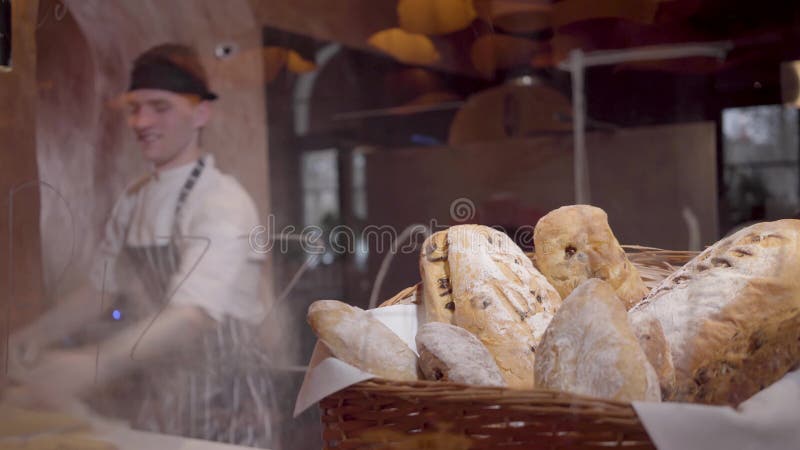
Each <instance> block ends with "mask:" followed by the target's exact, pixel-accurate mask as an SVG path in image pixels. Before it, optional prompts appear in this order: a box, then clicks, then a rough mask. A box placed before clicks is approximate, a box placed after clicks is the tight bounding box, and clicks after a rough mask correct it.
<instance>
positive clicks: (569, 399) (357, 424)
mask: <svg viewBox="0 0 800 450" xmlns="http://www.w3.org/2000/svg"><path fill="white" fill-rule="evenodd" d="M626 250H627V252H628V256H629V259H630V260H631V261H632V262H633V263H634V264H635V265H636V266H637V268H638V269H639V271H640V273H641V275H642V278H643V279H644V280H645V283H646V284H647V285H648V286H649V287H652V286H654V285H655V284H658V283H659V282H660V281H661V280H663V279H664V278H665V277H666V276H668V275H669V274H670V273H672V272H673V271H674V270H675V269H676V268H677V267H680V266H681V265H683V264H685V263H686V262H687V261H688V260H689V259H691V258H692V257H694V256H695V255H696V253H695V252H683V251H667V250H659V249H653V248H647V247H639V246H627V247H626ZM413 292H414V287H411V288H408V289H406V290H404V291H403V292H401V293H399V294H398V295H396V296H395V297H393V298H392V299H390V300H388V301H386V302H384V303H383V304H382V305H381V306H388V305H392V304H396V303H402V302H403V301H404V300H407V299H408V298H410V296H411V294H412V293H413ZM320 408H321V409H322V418H321V419H322V426H323V434H322V437H323V441H324V448H325V449H393V450H394V449H398V450H399V449H437V450H439V449H441V450H467V449H470V450H485V449H496V448H500V449H502V448H520V449H598V448H609V447H612V448H614V447H622V448H625V449H630V450H634V449H636V450H639V449H655V446H654V445H653V443H652V441H651V440H650V438H649V437H648V435H647V432H646V431H645V429H644V427H643V426H642V424H641V422H640V421H639V418H638V416H637V415H636V412H635V411H634V409H633V407H632V406H631V405H630V404H628V403H620V402H614V401H608V400H602V399H596V398H589V397H583V396H578V395H573V394H568V393H564V392H552V391H544V390H529V391H524V390H512V389H504V388H490V387H476V386H464V385H459V384H455V383H449V382H447V383H445V382H432V381H419V382H413V383H408V382H397V381H387V380H381V379H373V380H369V381H365V382H362V383H359V384H356V385H353V386H350V387H349V388H347V389H344V390H342V391H339V392H337V393H335V394H333V395H330V396H328V397H326V398H325V399H323V400H322V401H321V402H320Z"/></svg>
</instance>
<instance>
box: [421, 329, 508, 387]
mask: <svg viewBox="0 0 800 450" xmlns="http://www.w3.org/2000/svg"><path fill="white" fill-rule="evenodd" d="M416 342H417V350H418V351H419V367H420V370H421V371H422V373H423V375H425V378H426V379H428V380H441V381H452V382H454V383H461V384H468V385H474V386H505V384H506V383H505V381H504V380H503V375H502V374H501V373H500V369H499V368H498V367H497V363H495V362H494V358H493V357H492V355H491V354H490V353H489V351H488V350H486V347H485V346H484V345H483V344H482V343H481V341H479V340H478V338H476V337H475V335H473V334H472V333H470V332H469V331H467V330H465V329H463V328H461V327H457V326H455V325H450V324H446V323H439V322H431V323H428V324H425V325H423V326H422V327H420V329H419V331H418V332H417V337H416Z"/></svg>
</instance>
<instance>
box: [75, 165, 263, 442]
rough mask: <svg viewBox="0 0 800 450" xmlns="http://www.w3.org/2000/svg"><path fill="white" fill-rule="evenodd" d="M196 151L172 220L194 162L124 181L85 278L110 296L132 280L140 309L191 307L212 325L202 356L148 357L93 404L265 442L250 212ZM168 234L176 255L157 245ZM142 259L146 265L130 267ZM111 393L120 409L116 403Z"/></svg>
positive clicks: (214, 436) (164, 427)
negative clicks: (154, 360)
mask: <svg viewBox="0 0 800 450" xmlns="http://www.w3.org/2000/svg"><path fill="white" fill-rule="evenodd" d="M203 158H204V162H205V166H204V168H203V170H202V171H201V172H200V175H199V177H198V178H196V182H195V184H194V185H193V187H192V188H191V189H190V190H189V192H188V196H187V197H186V200H185V202H184V204H183V206H182V208H181V210H180V213H179V214H178V216H177V220H176V215H175V213H176V204H177V202H178V198H179V196H180V194H181V191H182V189H183V188H184V186H185V184H186V181H187V179H189V178H190V174H191V173H192V171H193V170H194V169H195V168H196V167H197V164H196V162H192V163H189V164H186V165H184V166H181V167H177V168H173V169H169V170H165V171H161V172H158V173H154V174H151V175H149V176H147V177H144V178H143V179H141V180H139V181H137V182H135V183H133V184H131V185H130V186H129V187H128V189H126V191H125V193H124V194H123V196H122V197H121V198H120V199H119V201H118V202H117V203H116V205H115V206H114V209H113V212H112V215H111V219H110V220H109V221H108V224H107V226H106V229H105V236H104V239H103V241H102V243H101V244H100V246H99V251H98V254H99V255H98V257H97V258H95V262H94V264H93V267H92V269H91V274H90V278H91V280H92V283H93V284H94V286H95V287H96V288H97V289H100V290H104V291H105V292H106V293H108V294H110V296H113V294H122V295H123V296H125V295H126V294H130V293H131V292H132V291H133V295H131V297H136V295H135V293H136V288H135V287H136V286H142V287H143V289H144V290H143V291H139V293H140V294H141V293H142V292H144V294H145V295H140V296H139V297H144V298H143V300H145V301H146V302H150V305H148V306H149V307H150V308H149V311H147V309H148V308H145V312H156V311H158V310H160V308H161V307H163V306H164V305H165V304H166V305H189V306H196V307H199V308H202V310H203V311H205V312H206V313H208V315H209V316H210V317H212V318H213V319H215V320H216V321H217V323H218V324H219V326H217V327H214V329H213V330H210V331H209V332H208V333H205V334H204V335H203V337H202V338H201V339H199V341H201V342H202V350H201V351H200V352H199V353H198V354H197V355H202V358H195V357H194V356H195V354H194V353H193V354H190V355H188V356H189V358H190V359H191V362H190V363H188V364H187V361H182V362H181V363H177V364H172V363H171V362H166V364H162V365H158V364H150V365H149V366H148V367H147V368H143V369H141V370H139V371H138V372H137V373H135V374H133V375H132V376H131V377H129V378H128V379H126V380H122V382H121V383H120V384H119V385H118V386H116V387H115V386H113V385H112V386H111V387H110V389H111V391H110V392H109V393H108V394H107V395H105V396H103V395H99V396H98V397H97V398H96V399H95V401H94V406H95V407H96V408H98V409H99V410H105V411H107V413H108V414H111V415H121V416H122V417H123V418H125V419H127V420H129V421H131V424H132V425H133V426H134V428H138V429H143V430H149V431H155V432H160V433H168V434H176V435H182V436H187V437H193V438H199V439H209V440H215V441H221V442H229V443H235V444H240V445H250V446H258V447H267V448H270V447H273V446H274V442H273V441H272V440H271V439H272V434H273V433H272V431H271V428H272V425H271V420H272V413H271V412H270V410H273V409H274V404H273V401H274V397H273V392H274V388H273V387H272V382H271V379H270V376H269V373H268V370H267V369H268V366H269V359H268V358H267V357H266V356H265V353H264V352H263V350H262V349H260V348H259V345H258V342H259V341H258V326H257V325H258V324H259V323H260V322H261V321H262V320H263V318H264V316H265V312H266V311H265V309H266V308H265V306H264V303H263V302H262V300H261V298H262V297H263V293H264V292H265V291H264V290H263V289H262V286H261V283H260V280H261V276H260V274H261V267H260V266H261V261H262V260H263V255H260V254H259V253H257V252H256V251H255V250H254V249H253V248H252V247H251V245H250V241H249V233H250V232H251V230H253V228H254V227H255V226H257V225H258V214H257V213H256V208H255V206H254V204H253V201H252V200H251V199H250V196H249V195H248V194H247V193H246V192H245V190H244V189H243V188H242V186H241V185H240V184H239V183H238V182H237V181H236V180H235V179H234V178H233V177H231V176H228V175H225V174H222V173H221V172H220V171H219V170H217V168H216V167H215V165H214V159H213V157H211V156H210V155H206V156H204V157H203ZM171 235H178V238H177V239H173V241H172V243H173V246H174V248H175V249H176V252H175V253H176V254H177V255H178V257H177V262H176V263H173V262H171V261H170V260H172V258H171V257H165V255H168V253H165V252H164V251H163V250H164V249H165V248H169V244H170V236H171ZM131 255H136V256H137V257H136V258H133V259H132V257H131ZM134 262H135V264H134ZM142 263H144V264H142ZM142 265H146V266H148V267H150V268H153V267H155V268H156V270H155V271H151V270H139V271H137V270H136V267H139V266H142ZM160 268H163V270H159V269H160ZM159 273H164V274H166V276H164V277H159V276H158V275H157V274H159ZM148 274H149V275H148ZM153 274H156V275H153ZM137 283H141V284H137ZM140 306H141V305H140ZM137 312H138V313H141V312H142V310H138V311H137ZM134 315H136V314H134ZM118 388H119V389H121V392H119V393H117V392H116V391H115V389H118ZM109 402H110V403H109ZM120 402H121V403H122V404H125V405H127V407H124V408H122V409H126V410H129V411H127V412H120V411H119V410H120V408H121V407H120ZM234 425H235V426H234Z"/></svg>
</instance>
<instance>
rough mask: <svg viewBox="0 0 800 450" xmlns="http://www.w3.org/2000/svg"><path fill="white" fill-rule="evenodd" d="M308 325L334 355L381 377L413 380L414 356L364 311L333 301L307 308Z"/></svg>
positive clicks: (414, 371) (319, 301) (415, 372)
mask: <svg viewBox="0 0 800 450" xmlns="http://www.w3.org/2000/svg"><path fill="white" fill-rule="evenodd" d="M308 323H309V324H310V325H311V328H313V329H314V332H315V333H316V335H317V337H318V338H319V339H320V340H321V341H322V342H323V343H324V344H325V345H326V346H327V347H328V348H329V349H330V351H331V353H333V355H334V356H336V357H337V358H339V359H341V360H342V361H344V362H346V363H348V364H351V365H353V366H355V367H357V368H359V369H361V370H363V371H365V372H369V373H371V374H374V375H376V376H379V377H381V378H386V379H389V380H398V381H414V380H417V379H418V376H417V355H416V354H415V353H414V351H413V350H411V349H410V348H409V347H408V345H406V343H405V342H403V340H402V339H400V337H399V336H397V335H396V334H395V333H394V332H393V331H392V330H390V329H389V328H388V327H387V326H386V325H384V324H383V323H381V322H380V321H379V320H378V319H376V318H374V317H372V316H370V315H369V314H368V313H367V312H366V311H364V310H363V309H360V308H356V307H354V306H350V305H348V304H346V303H343V302H340V301H336V300H318V301H316V302H314V303H312V304H311V306H310V307H309V308H308Z"/></svg>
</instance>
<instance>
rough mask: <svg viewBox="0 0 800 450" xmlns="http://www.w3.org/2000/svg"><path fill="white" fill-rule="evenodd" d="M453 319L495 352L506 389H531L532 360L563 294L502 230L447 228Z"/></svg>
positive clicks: (477, 226) (475, 227)
mask: <svg viewBox="0 0 800 450" xmlns="http://www.w3.org/2000/svg"><path fill="white" fill-rule="evenodd" d="M447 243H448V252H447V259H446V261H447V264H448V271H449V275H450V282H449V284H450V287H451V288H452V301H453V304H454V310H453V321H452V323H453V324H454V325H458V326H460V327H462V328H464V329H466V330H467V331H469V332H471V333H472V334H474V335H475V336H476V337H477V338H478V339H479V340H480V341H481V342H482V343H483V344H484V345H485V346H486V348H487V349H488V350H489V352H490V353H491V354H492V356H494V359H495V362H496V363H497V365H498V367H499V368H500V371H501V373H502V374H503V378H504V379H505V380H506V383H507V384H508V386H509V387H512V388H521V389H530V388H533V386H534V383H533V360H534V354H535V352H536V346H537V345H538V342H539V339H540V338H541V335H542V334H543V333H544V331H545V329H546V328H547V325H548V324H549V323H550V319H551V318H552V314H553V313H554V312H555V310H557V309H558V306H559V305H560V303H561V298H560V297H559V295H558V292H556V290H555V289H553V287H552V286H550V284H549V283H548V282H547V280H546V279H545V278H544V276H542V275H541V274H540V273H539V272H538V271H537V270H536V268H534V267H533V264H532V263H531V261H530V260H529V259H528V258H527V257H526V256H525V254H524V253H523V252H522V250H521V249H520V248H519V247H517V245H516V244H514V242H513V241H512V240H511V239H510V238H509V237H508V236H506V235H505V234H503V233H501V232H499V231H497V230H494V229H492V228H489V227H485V226H481V225H458V226H454V227H451V228H450V229H448V230H447Z"/></svg>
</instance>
